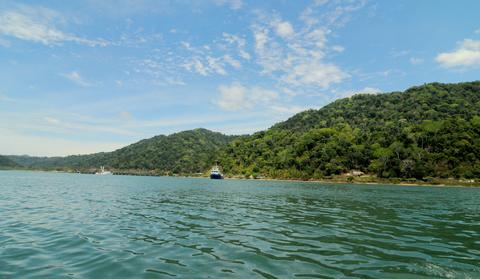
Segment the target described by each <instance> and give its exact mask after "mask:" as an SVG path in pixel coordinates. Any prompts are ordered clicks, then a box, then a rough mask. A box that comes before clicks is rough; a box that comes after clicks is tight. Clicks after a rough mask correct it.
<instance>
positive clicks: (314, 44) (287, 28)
mask: <svg viewBox="0 0 480 279" xmlns="http://www.w3.org/2000/svg"><path fill="white" fill-rule="evenodd" d="M252 31H253V37H254V39H255V54H256V62H257V64H259V65H260V66H261V68H262V71H261V73H262V74H264V75H270V76H271V77H273V78H274V79H276V80H277V81H279V82H281V83H283V84H282V87H285V86H294V87H297V88H298V87H304V86H309V87H318V88H320V89H326V88H328V87H330V86H331V85H332V84H335V83H340V82H342V81H343V80H344V79H346V78H348V77H349V74H347V73H346V72H344V71H343V70H342V69H341V68H340V67H339V66H337V65H335V64H334V63H332V62H327V61H326V59H327V57H326V55H327V54H328V53H329V52H331V51H330V50H333V51H335V52H342V51H343V50H344V48H343V47H342V46H339V45H335V46H334V47H332V48H330V47H329V46H328V35H329V34H330V33H331V31H330V30H329V29H328V28H325V27H323V26H319V25H317V24H313V25H310V24H307V25H305V26H303V27H302V28H300V29H299V30H296V31H294V30H293V27H292V26H291V25H290V23H288V22H286V21H283V20H282V19H281V18H280V17H279V16H277V15H265V14H262V13H260V14H259V22H258V23H257V24H254V25H253V26H252ZM271 34H277V35H279V37H280V38H282V39H284V40H281V39H279V38H278V37H276V36H272V35H271ZM292 36H293V37H294V38H295V39H294V40H291V39H290V38H291V37H292Z"/></svg>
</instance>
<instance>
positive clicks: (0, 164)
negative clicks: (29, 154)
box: [0, 156, 19, 169]
mask: <svg viewBox="0 0 480 279" xmlns="http://www.w3.org/2000/svg"><path fill="white" fill-rule="evenodd" d="M17 167H19V165H18V164H17V163H15V162H14V161H12V160H11V159H9V158H7V157H5V156H0V169H10V168H17Z"/></svg>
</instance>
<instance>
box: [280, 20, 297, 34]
mask: <svg viewBox="0 0 480 279" xmlns="http://www.w3.org/2000/svg"><path fill="white" fill-rule="evenodd" d="M276 32H277V35H278V36H280V37H282V38H289V37H291V36H292V35H293V34H294V31H293V27H292V25H291V24H290V22H288V21H281V22H278V23H277V24H276Z"/></svg>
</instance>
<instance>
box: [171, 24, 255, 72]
mask: <svg viewBox="0 0 480 279" xmlns="http://www.w3.org/2000/svg"><path fill="white" fill-rule="evenodd" d="M223 37H224V40H225V41H226V42H227V43H229V44H237V47H238V51H239V55H240V57H243V58H244V59H250V56H249V55H248V54H247V53H246V52H244V51H243V49H242V48H243V47H244V45H245V42H244V40H243V39H240V38H238V37H236V36H233V35H229V34H226V33H224V34H223ZM182 46H183V48H184V49H185V50H187V51H188V52H189V53H190V54H191V56H190V57H184V58H183V59H184V60H185V62H183V63H180V65H181V66H182V67H183V68H184V69H186V70H187V71H189V72H196V73H198V74H200V75H202V76H209V75H212V74H218V75H222V76H224V75H227V74H228V72H227V67H228V66H231V67H233V68H235V69H239V68H241V66H242V64H241V63H240V61H239V60H238V59H235V58H234V57H233V56H232V55H230V54H228V53H230V52H231V51H230V52H229V51H228V50H226V49H225V48H226V47H225V46H223V45H221V46H218V47H217V48H215V49H212V47H211V46H209V45H204V46H202V47H193V46H191V45H190V44H189V43H187V42H182ZM218 52H223V53H227V54H223V55H222V56H218ZM213 53H216V55H214V54H213Z"/></svg>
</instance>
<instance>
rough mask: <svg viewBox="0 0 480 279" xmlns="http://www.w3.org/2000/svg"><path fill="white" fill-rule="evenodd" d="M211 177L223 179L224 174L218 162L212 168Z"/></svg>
mask: <svg viewBox="0 0 480 279" xmlns="http://www.w3.org/2000/svg"><path fill="white" fill-rule="evenodd" d="M210 179H223V175H222V173H221V172H220V169H219V168H218V165H217V164H215V166H213V168H212V170H210Z"/></svg>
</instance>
